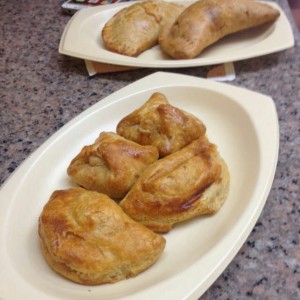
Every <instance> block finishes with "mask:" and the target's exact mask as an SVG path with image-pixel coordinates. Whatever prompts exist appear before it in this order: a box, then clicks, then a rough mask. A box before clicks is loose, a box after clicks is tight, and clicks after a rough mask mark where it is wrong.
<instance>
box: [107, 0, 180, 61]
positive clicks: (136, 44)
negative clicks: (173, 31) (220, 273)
mask: <svg viewBox="0 0 300 300" xmlns="http://www.w3.org/2000/svg"><path fill="white" fill-rule="evenodd" d="M183 8H184V7H183V6H181V5H178V4H176V3H168V2H163V1H144V2H140V3H136V4H133V5H130V6H128V7H126V8H124V9H122V10H120V11H119V12H118V13H117V14H115V15H114V16H113V17H112V18H111V19H110V20H108V22H107V23H106V24H105V25H104V27H103V29H102V33H101V35H102V40H103V43H104V46H105V48H106V49H108V50H110V51H113V52H116V53H119V54H123V55H127V56H137V55H139V54H140V53H141V52H143V51H145V50H147V49H149V48H151V47H153V46H154V45H156V44H158V34H159V30H160V28H161V26H162V25H164V24H166V23H168V22H173V21H174V20H175V19H176V18H177V17H178V15H179V14H180V13H181V12H182V11H183Z"/></svg>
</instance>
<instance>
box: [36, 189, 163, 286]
mask: <svg viewBox="0 0 300 300" xmlns="http://www.w3.org/2000/svg"><path fill="white" fill-rule="evenodd" d="M39 240H40V245H41V249H42V253H43V255H44V257H45V259H46V261H47V263H48V264H49V266H50V267H51V268H52V269H54V270H55V271H56V272H57V273H59V274H60V275H62V276H64V277H66V278H68V279H69V280H71V281H74V282H76V283H80V284H84V285H97V284H103V283H113V282H116V281H119V280H122V279H125V278H129V277H134V276H136V275H138V274H139V273H141V272H142V271H144V270H145V269H147V268H148V267H150V266H151V265H152V264H154V263H155V262H156V261H157V260H158V258H159V257H160V255H161V254H162V252H163V250H164V247H165V239H164V238H163V237H162V236H160V235H158V234H155V233H154V232H152V231H151V230H149V229H148V228H146V227H145V226H143V225H142V224H139V223H137V222H135V221H133V220H132V219H131V218H130V217H128V216H127V215H126V214H125V213H124V212H123V211H122V209H121V208H120V206H119V205H118V204H117V203H115V202H114V201H113V200H111V199H110V198H109V197H107V196H106V195H104V194H100V193H97V192H91V191H87V190H84V189H82V188H76V189H68V190H59V191H55V192H54V193H53V194H52V195H51V197H50V199H49V201H48V202H47V203H46V205H45V207H44V208H43V211H42V213H41V215H40V218H39Z"/></svg>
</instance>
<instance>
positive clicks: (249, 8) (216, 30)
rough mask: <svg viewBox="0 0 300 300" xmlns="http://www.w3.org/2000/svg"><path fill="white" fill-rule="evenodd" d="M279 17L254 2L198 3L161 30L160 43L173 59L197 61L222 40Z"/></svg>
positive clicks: (249, 0) (268, 8)
mask: <svg viewBox="0 0 300 300" xmlns="http://www.w3.org/2000/svg"><path fill="white" fill-rule="evenodd" d="M278 16H279V11H278V10H276V9H274V8H273V7H271V6H269V5H267V4H263V3H258V2H255V1H252V0H222V1H219V0H202V1H197V2H195V3H194V4H192V5H191V6H189V7H188V8H187V9H185V10H184V11H183V12H182V14H181V15H180V16H179V17H178V18H177V20H176V21H174V23H173V24H170V23H168V24H167V25H165V26H163V27H162V28H161V31H160V34H159V44H160V47H161V49H162V51H164V52H165V53H167V54H168V55H170V56H171V57H173V58H176V59H186V58H187V59H189V58H194V57H196V56H197V55H199V54H200V53H201V52H202V51H203V49H205V48H206V47H207V46H209V45H211V44H213V43H215V42H216V41H218V40H219V39H221V38H222V37H224V36H226V35H228V34H231V33H234V32H238V31H241V30H244V29H247V28H251V27H255V26H258V25H261V24H264V23H267V22H272V21H275V20H276V19H277V18H278Z"/></svg>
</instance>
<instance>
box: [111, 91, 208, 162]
mask: <svg viewBox="0 0 300 300" xmlns="http://www.w3.org/2000/svg"><path fill="white" fill-rule="evenodd" d="M205 131H206V128H205V125H204V124H203V123H202V121H200V120H199V119H197V118H196V117H195V116H193V115H191V114H189V113H187V112H185V111H183V110H181V109H179V108H177V107H175V106H172V105H171V104H170V103H169V102H168V99H167V98H166V96H165V95H163V94H161V93H154V94H152V96H151V97H150V99H149V100H148V101H147V102H146V103H145V104H144V105H142V106H141V107H140V108H138V109H137V110H135V111H133V112H132V113H131V114H129V115H127V116H126V117H124V118H123V119H122V120H121V121H120V122H119V123H118V125H117V133H118V134H120V135H121V136H123V137H125V138H127V139H129V140H132V141H134V142H136V143H139V144H141V145H153V146H156V147H157V148H158V151H159V155H160V157H164V156H166V155H169V154H171V153H173V152H176V151H178V150H180V149H181V148H183V147H184V146H186V145H188V144H189V143H190V142H192V141H193V140H195V139H197V138H199V137H201V136H203V135H204V134H205Z"/></svg>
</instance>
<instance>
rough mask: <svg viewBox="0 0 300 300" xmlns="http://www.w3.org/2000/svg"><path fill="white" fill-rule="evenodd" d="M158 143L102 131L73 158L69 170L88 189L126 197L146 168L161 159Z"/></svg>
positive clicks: (69, 173) (70, 174)
mask: <svg viewBox="0 0 300 300" xmlns="http://www.w3.org/2000/svg"><path fill="white" fill-rule="evenodd" d="M158 155H159V154H158V150H157V148H156V147H154V146H142V145H139V144H137V143H135V142H132V141H129V140H126V139H124V138H123V137H121V136H119V135H117V134H116V133H113V132H102V133H101V134H100V136H99V138H98V139H97V140H96V141H95V143H94V144H92V145H89V146H85V147H83V149H82V150H81V151H80V153H79V154H78V155H77V156H76V157H75V158H74V159H73V160H72V161H71V163H70V165H69V167H68V169H67V173H68V175H69V176H70V177H72V179H73V180H74V181H75V182H76V183H77V184H79V185H80V186H82V187H85V188H86V189H88V190H93V191H98V192H101V193H104V194H107V195H108V196H110V197H112V198H116V199H118V198H123V197H124V196H125V194H126V193H127V192H128V191H129V189H130V188H131V187H132V185H133V184H134V182H135V181H136V180H137V178H138V177H139V176H140V174H141V173H142V172H143V171H144V169H145V168H146V167H147V166H148V165H149V164H151V163H153V162H154V161H156V160H157V159H158Z"/></svg>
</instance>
